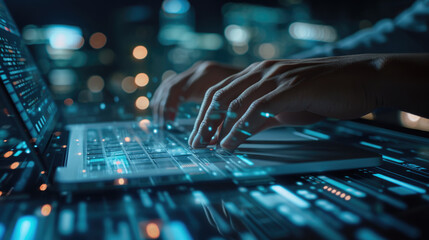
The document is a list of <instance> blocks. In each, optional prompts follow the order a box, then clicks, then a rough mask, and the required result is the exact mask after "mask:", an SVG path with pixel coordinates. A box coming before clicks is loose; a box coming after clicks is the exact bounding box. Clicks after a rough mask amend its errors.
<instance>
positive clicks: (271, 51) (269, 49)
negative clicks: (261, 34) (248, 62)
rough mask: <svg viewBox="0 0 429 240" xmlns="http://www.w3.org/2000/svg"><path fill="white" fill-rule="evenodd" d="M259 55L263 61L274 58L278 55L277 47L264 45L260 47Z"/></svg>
mask: <svg viewBox="0 0 429 240" xmlns="http://www.w3.org/2000/svg"><path fill="white" fill-rule="evenodd" d="M258 54H259V56H261V58H263V59H271V58H274V57H276V55H277V50H276V46H274V44H272V43H263V44H261V45H259V48H258Z"/></svg>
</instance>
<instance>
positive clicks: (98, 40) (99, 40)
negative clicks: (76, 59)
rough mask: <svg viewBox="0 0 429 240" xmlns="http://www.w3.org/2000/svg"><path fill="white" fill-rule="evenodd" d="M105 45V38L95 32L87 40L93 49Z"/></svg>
mask: <svg viewBox="0 0 429 240" xmlns="http://www.w3.org/2000/svg"><path fill="white" fill-rule="evenodd" d="M106 43H107V37H106V35H104V34H103V33H101V32H96V33H94V34H92V35H91V37H90V38H89V45H91V47H92V48H94V49H100V48H103V47H104V46H105V45H106Z"/></svg>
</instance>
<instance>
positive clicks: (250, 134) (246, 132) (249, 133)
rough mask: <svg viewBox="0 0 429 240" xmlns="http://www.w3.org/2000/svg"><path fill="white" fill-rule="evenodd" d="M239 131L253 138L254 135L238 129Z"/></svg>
mask: <svg viewBox="0 0 429 240" xmlns="http://www.w3.org/2000/svg"><path fill="white" fill-rule="evenodd" d="M238 131H240V132H242V133H243V134H245V135H247V136H249V137H250V136H252V134H251V133H250V132H247V131H244V130H243V129H238Z"/></svg>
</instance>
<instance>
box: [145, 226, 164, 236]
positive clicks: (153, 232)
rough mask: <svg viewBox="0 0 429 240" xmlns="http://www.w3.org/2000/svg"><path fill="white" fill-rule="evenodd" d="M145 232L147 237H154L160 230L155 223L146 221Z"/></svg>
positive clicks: (158, 234)
mask: <svg viewBox="0 0 429 240" xmlns="http://www.w3.org/2000/svg"><path fill="white" fill-rule="evenodd" d="M146 234H147V236H148V237H149V238H152V239H156V238H159V236H160V234H161V231H160V230H159V227H158V225H157V224H156V223H148V224H147V225H146Z"/></svg>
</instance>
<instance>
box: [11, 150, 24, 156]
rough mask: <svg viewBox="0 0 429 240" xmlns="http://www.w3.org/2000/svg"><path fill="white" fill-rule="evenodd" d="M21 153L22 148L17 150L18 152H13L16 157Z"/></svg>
mask: <svg viewBox="0 0 429 240" xmlns="http://www.w3.org/2000/svg"><path fill="white" fill-rule="evenodd" d="M21 153H22V151H21V150H18V151H16V153H15V154H13V156H14V157H18V156H19V155H21Z"/></svg>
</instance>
